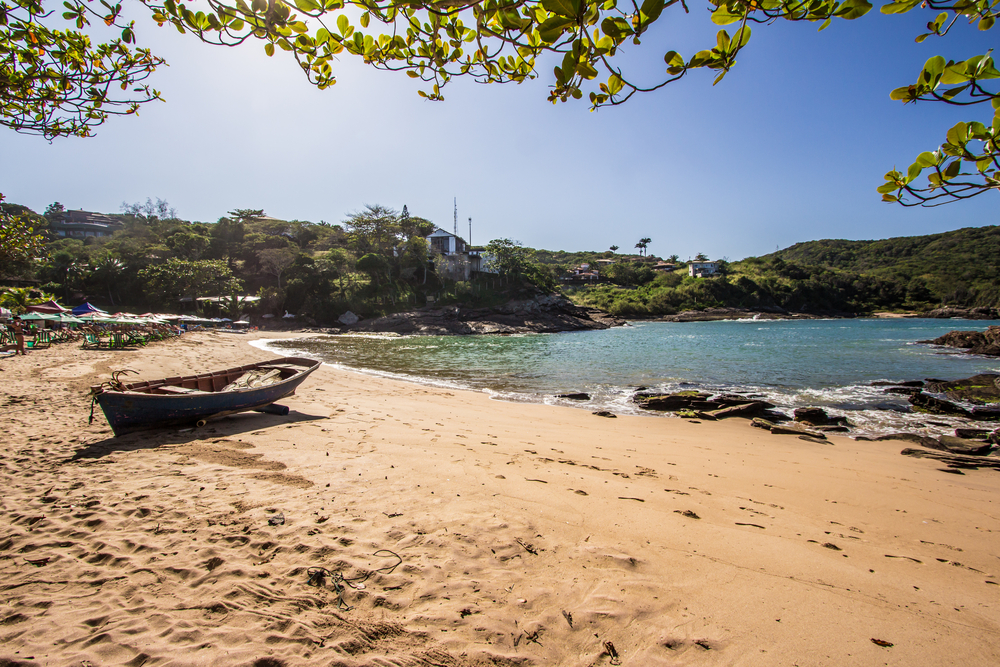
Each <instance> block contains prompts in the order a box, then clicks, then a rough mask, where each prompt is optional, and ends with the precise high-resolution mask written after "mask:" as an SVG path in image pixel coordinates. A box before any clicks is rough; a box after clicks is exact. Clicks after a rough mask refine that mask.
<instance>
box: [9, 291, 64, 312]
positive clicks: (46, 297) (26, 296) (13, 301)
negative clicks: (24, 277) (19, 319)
mask: <svg viewBox="0 0 1000 667" xmlns="http://www.w3.org/2000/svg"><path fill="white" fill-rule="evenodd" d="M33 293H34V294H38V296H31V295H32V294H33ZM54 299H55V296H53V295H51V294H47V293H45V292H39V291H38V290H35V289H33V288H31V287H11V288H10V289H8V290H7V291H6V292H4V293H3V294H0V306H3V307H4V308H8V309H10V310H11V311H12V312H13V313H14V314H15V315H21V314H23V313H24V312H25V310H26V309H27V308H28V306H33V305H35V304H36V303H45V302H46V301H52V300H54Z"/></svg>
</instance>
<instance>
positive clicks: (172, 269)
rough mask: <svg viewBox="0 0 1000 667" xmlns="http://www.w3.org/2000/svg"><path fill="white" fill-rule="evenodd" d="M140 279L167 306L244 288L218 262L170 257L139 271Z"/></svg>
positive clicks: (224, 266)
mask: <svg viewBox="0 0 1000 667" xmlns="http://www.w3.org/2000/svg"><path fill="white" fill-rule="evenodd" d="M139 278H141V279H142V280H143V281H145V283H146V289H147V290H148V294H149V295H151V296H153V297H154V298H156V299H157V300H158V301H159V302H160V303H163V304H170V305H173V304H174V303H176V301H177V299H179V298H181V297H198V296H206V295H208V296H218V295H221V294H233V293H236V292H239V291H240V290H242V289H243V284H242V282H241V281H239V280H237V279H236V278H235V277H234V276H233V274H232V272H231V271H230V270H229V267H228V266H226V263H225V262H221V261H219V260H205V259H203V260H199V261H196V262H189V261H185V260H182V259H176V258H170V259H168V260H167V261H166V262H163V263H162V264H154V265H151V266H147V267H146V268H144V269H142V270H141V271H139Z"/></svg>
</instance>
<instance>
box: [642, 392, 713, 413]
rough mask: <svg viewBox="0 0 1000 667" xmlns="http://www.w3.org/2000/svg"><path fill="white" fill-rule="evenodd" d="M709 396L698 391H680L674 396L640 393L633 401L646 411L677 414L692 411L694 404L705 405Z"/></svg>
mask: <svg viewBox="0 0 1000 667" xmlns="http://www.w3.org/2000/svg"><path fill="white" fill-rule="evenodd" d="M709 396H710V394H703V393H701V392H697V391H679V392H677V393H674V394H645V393H639V394H636V395H635V396H633V397H632V401H633V402H635V403H638V404H639V407H640V408H643V409H645V410H658V411H660V412H676V411H678V410H690V409H692V404H693V403H695V402H699V403H703V402H704V401H705V399H707V398H708V397H709ZM715 407H720V406H715Z"/></svg>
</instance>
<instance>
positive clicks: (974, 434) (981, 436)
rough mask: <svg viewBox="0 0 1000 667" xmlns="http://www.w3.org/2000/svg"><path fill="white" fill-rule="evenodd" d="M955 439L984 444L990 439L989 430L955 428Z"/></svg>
mask: <svg viewBox="0 0 1000 667" xmlns="http://www.w3.org/2000/svg"><path fill="white" fill-rule="evenodd" d="M955 437H956V438H965V439H966V440H979V441H981V442H986V441H987V440H988V439H989V437H990V430H989V429H985V428H956V429H955Z"/></svg>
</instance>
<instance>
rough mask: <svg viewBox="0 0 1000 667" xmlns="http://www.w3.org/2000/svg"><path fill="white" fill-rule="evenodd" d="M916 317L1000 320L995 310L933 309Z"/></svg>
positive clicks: (999, 314)
mask: <svg viewBox="0 0 1000 667" xmlns="http://www.w3.org/2000/svg"><path fill="white" fill-rule="evenodd" d="M918 317H933V318H936V319H945V320H948V319H952V318H955V317H957V318H960V319H963V320H1000V313H998V312H997V309H996V308H935V309H934V310H928V311H926V312H923V313H920V314H919V315H918Z"/></svg>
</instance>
